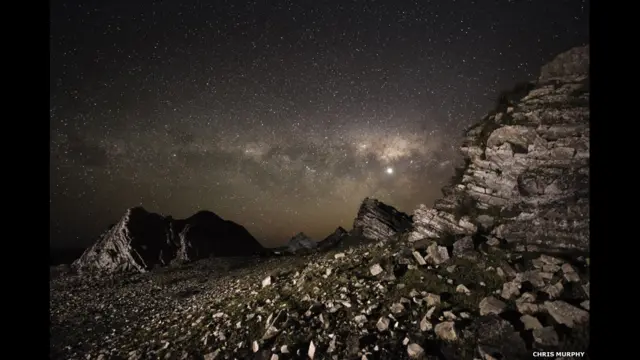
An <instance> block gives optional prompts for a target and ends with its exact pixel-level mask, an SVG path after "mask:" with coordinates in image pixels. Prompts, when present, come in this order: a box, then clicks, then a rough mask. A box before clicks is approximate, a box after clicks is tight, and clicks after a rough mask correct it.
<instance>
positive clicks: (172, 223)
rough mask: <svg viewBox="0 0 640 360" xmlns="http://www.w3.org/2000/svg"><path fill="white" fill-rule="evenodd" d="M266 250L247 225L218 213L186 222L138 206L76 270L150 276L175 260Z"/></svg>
mask: <svg viewBox="0 0 640 360" xmlns="http://www.w3.org/2000/svg"><path fill="white" fill-rule="evenodd" d="M263 251H264V248H263V247H262V245H260V243H259V242H258V241H257V240H256V239H255V238H254V237H253V236H251V234H250V233H249V232H248V231H247V230H246V229H245V228H244V227H242V226H240V225H238V224H236V223H234V222H232V221H228V220H224V219H222V218H221V217H219V216H217V215H216V214H214V213H213V212H210V211H200V212H198V213H196V214H195V215H193V216H191V217H189V218H187V219H184V220H174V219H173V218H171V217H170V216H169V217H164V216H162V215H159V214H154V213H150V212H148V211H146V210H145V209H144V208H142V207H134V208H131V209H128V210H127V211H126V213H125V214H124V216H123V217H122V219H121V220H120V221H119V222H118V223H117V224H115V225H114V226H112V227H111V228H110V229H109V230H108V231H107V232H106V233H105V234H103V235H102V236H101V237H100V239H98V241H97V242H96V243H95V244H94V245H93V246H91V247H90V248H89V249H87V250H86V251H85V252H84V254H82V256H81V257H80V258H79V259H78V260H76V261H75V262H74V263H73V264H72V266H73V268H74V269H76V270H79V271H81V272H82V271H101V272H119V271H139V272H145V271H147V270H149V269H151V268H153V267H154V266H158V265H160V266H162V265H168V264H169V263H171V262H172V261H176V260H177V261H193V260H197V259H202V258H206V257H210V256H248V255H257V254H260V253H262V252H263Z"/></svg>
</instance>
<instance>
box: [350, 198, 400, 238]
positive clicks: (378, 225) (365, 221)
mask: <svg viewBox="0 0 640 360" xmlns="http://www.w3.org/2000/svg"><path fill="white" fill-rule="evenodd" d="M410 227H411V217H410V216H409V215H407V214H405V213H403V212H400V211H398V210H396V209H395V208H394V207H392V206H389V205H386V204H384V203H382V202H380V201H378V200H376V199H373V198H365V199H364V201H363V202H362V205H360V209H359V210H358V215H357V217H356V219H355V220H354V222H353V230H352V231H351V233H352V234H356V235H360V236H362V237H364V238H365V239H368V240H387V239H388V238H390V237H392V236H394V235H396V234H397V233H400V232H402V231H405V230H406V229H408V228H410Z"/></svg>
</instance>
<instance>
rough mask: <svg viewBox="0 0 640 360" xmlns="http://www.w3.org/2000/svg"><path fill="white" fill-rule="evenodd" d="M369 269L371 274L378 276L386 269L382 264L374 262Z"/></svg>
mask: <svg viewBox="0 0 640 360" xmlns="http://www.w3.org/2000/svg"><path fill="white" fill-rule="evenodd" d="M369 271H370V272H371V275H373V276H377V275H379V274H381V273H382V272H383V271H384V269H382V266H380V264H373V265H371V267H370V268H369Z"/></svg>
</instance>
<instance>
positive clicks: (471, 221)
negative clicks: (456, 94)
mask: <svg viewBox="0 0 640 360" xmlns="http://www.w3.org/2000/svg"><path fill="white" fill-rule="evenodd" d="M588 68H589V47H588V46H585V47H580V48H575V49H572V50H570V51H568V52H566V53H564V54H561V55H559V56H558V57H556V58H555V59H554V60H553V61H552V62H550V63H549V64H547V65H545V66H544V67H543V68H542V72H541V75H540V77H539V79H538V81H537V82H532V83H525V84H521V85H519V86H517V87H516V88H515V89H513V91H511V92H508V93H503V94H501V96H500V102H499V104H498V105H497V108H496V110H495V111H494V112H492V113H491V114H489V115H488V116H486V117H485V118H484V119H483V120H482V121H481V122H480V123H478V124H476V125H474V126H472V127H471V128H470V129H469V130H468V131H467V132H466V138H465V140H464V142H463V145H462V147H461V151H462V153H463V155H464V158H465V163H464V166H462V167H461V168H460V169H458V173H457V174H458V178H457V179H455V180H454V181H453V182H452V184H451V185H450V186H447V187H445V188H444V189H443V193H444V198H442V199H440V200H438V201H436V203H435V205H434V208H432V209H430V208H427V207H426V206H424V205H422V206H420V207H419V208H418V209H417V210H416V211H415V212H414V215H413V221H414V229H413V230H412V231H411V233H410V235H409V240H412V241H415V240H419V239H422V238H429V239H439V238H443V237H446V236H448V235H451V234H452V235H470V234H474V233H477V232H478V231H480V232H482V233H484V234H487V235H488V234H489V233H490V234H491V235H493V236H494V237H495V238H497V239H498V240H502V241H504V242H506V243H507V244H510V245H511V246H512V247H513V248H514V249H516V250H520V251H523V250H527V251H551V252H567V251H587V250H588V246H589V201H588V196H589V148H590V146H589V74H588Z"/></svg>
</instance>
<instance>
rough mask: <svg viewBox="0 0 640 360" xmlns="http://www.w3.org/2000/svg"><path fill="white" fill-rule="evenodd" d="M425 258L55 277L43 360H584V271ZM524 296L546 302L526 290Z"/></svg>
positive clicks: (369, 247)
mask: <svg viewBox="0 0 640 360" xmlns="http://www.w3.org/2000/svg"><path fill="white" fill-rule="evenodd" d="M422 245H424V244H422ZM433 246H435V245H432V248H433ZM416 248H417V249H416ZM441 250H443V249H442V247H441ZM416 253H417V254H418V255H416ZM430 254H431V255H433V254H440V255H442V254H441V252H440V253H438V252H437V251H431V250H429V249H428V248H425V246H422V247H420V246H418V244H414V245H409V244H406V243H405V244H399V243H395V242H381V243H378V244H366V245H361V246H356V247H354V248H350V249H346V250H345V249H336V250H333V251H330V252H327V253H323V254H312V255H306V256H284V257H277V258H244V259H239V258H227V259H207V260H202V261H199V262H196V263H191V264H186V265H181V266H172V267H167V268H159V269H156V270H154V271H151V272H148V273H144V274H128V275H123V274H121V275H110V276H94V277H88V276H84V277H80V276H76V275H71V274H64V273H63V274H53V275H52V277H51V281H50V286H51V289H50V321H51V340H50V358H51V359H207V360H210V359H271V360H276V359H278V360H281V359H308V358H310V357H312V358H314V359H406V358H423V359H425V358H426V359H473V358H481V354H482V352H483V351H485V350H483V349H485V348H483V347H482V346H478V342H477V340H478V336H480V335H482V334H494V335H495V336H494V338H492V339H493V340H496V339H498V338H500V339H501V340H500V341H497V342H496V341H494V343H496V345H494V348H498V349H500V346H501V345H500V344H510V345H508V348H513V349H520V350H518V351H519V352H517V351H516V353H514V355H512V356H511V358H518V356H520V355H522V354H528V355H529V356H530V354H531V351H532V350H531V349H532V348H538V349H554V348H557V347H558V346H560V347H562V350H563V351H565V350H567V346H566V345H567V344H573V345H571V346H573V347H574V348H576V349H575V350H576V351H585V349H584V347H585V346H586V345H583V343H581V342H579V341H578V342H575V341H574V339H578V340H580V339H579V338H578V335H576V334H582V332H580V331H581V330H580V329H583V328H584V327H585V326H586V329H587V331H588V311H587V310H584V308H585V307H586V308H587V309H588V271H586V270H585V269H587V268H586V266H587V265H586V264H583V265H577V266H576V268H575V269H577V270H575V272H574V273H575V274H576V275H575V277H577V278H571V277H567V275H566V274H565V273H566V272H568V271H570V270H569V268H568V266H570V265H569V264H568V262H564V260H561V259H555V258H550V257H549V258H546V257H541V258H540V259H536V260H534V261H532V262H531V264H532V265H531V266H530V267H529V268H526V267H523V266H521V265H520V263H519V262H518V261H519V260H517V257H514V256H513V255H511V254H509V253H508V252H506V251H503V250H501V249H499V248H498V247H495V248H491V249H489V251H488V252H482V253H480V252H474V253H473V254H467V255H468V256H462V257H454V258H451V259H446V256H445V258H444V259H443V258H434V257H433V256H431V255H430ZM445 255H446V252H445ZM549 259H552V260H549ZM545 261H546V262H545ZM434 262H441V263H440V264H434ZM564 264H567V265H564ZM574 266H575V265H574ZM580 266H581V267H580ZM543 267H544V268H543ZM573 269H574V268H572V269H571V270H573ZM563 274H565V275H563ZM532 282H533V283H535V287H536V288H539V289H541V290H536V289H533V288H532V289H530V290H527V289H526V287H527V286H531V283H532ZM558 283H560V284H561V285H557V284H558ZM562 284H564V287H563V285H562ZM560 287H562V288H561V289H560ZM536 297H537V299H536ZM494 300H495V301H494ZM523 303H526V304H525V305H526V306H524V305H522V304H523ZM579 303H581V304H582V305H577V304H579ZM565 305H566V306H565ZM549 309H551V310H549ZM519 311H520V312H519ZM528 313H531V314H532V315H534V317H535V318H536V319H537V323H536V321H532V320H531V319H528V318H526V319H525V318H523V316H524V315H525V314H528ZM498 314H499V315H500V316H501V317H497V316H498ZM492 316H493V318H491V317H492ZM478 319H480V320H482V321H484V323H483V322H482V321H480V320H478ZM479 321H480V322H479ZM487 321H488V322H487ZM585 322H586V325H584V324H585ZM487 324H488V325H487ZM491 324H493V325H491ZM527 324H528V325H527ZM531 324H533V325H531ZM567 324H568V325H567ZM525 327H528V328H526V329H525ZM567 329H568V330H567ZM505 334H506V335H505ZM513 334H515V335H514V336H512V337H511V338H510V337H508V336H507V335H509V336H511V335H513ZM545 334H546V335H545ZM567 334H569V335H567ZM571 334H574V335H575V336H574V335H571ZM543 335H545V336H547V337H548V338H549V339H550V340H548V341H547V340H544V339H542V337H543ZM492 336H493V335H492ZM505 336H507V337H506V338H508V339H511V340H504V339H505ZM554 336H555V338H554ZM580 336H581V335H580ZM490 340H491V339H490ZM568 341H574V342H573V343H572V342H568ZM485 342H486V341H485ZM532 342H533V345H532ZM488 343H491V341H489V342H488ZM536 344H537V345H536ZM483 346H484V345H483ZM532 346H533V347H532ZM503 347H504V346H503ZM580 349H581V350H580ZM487 351H488V350H487ZM491 351H493V350H491ZM500 351H501V353H503V354H506V353H508V352H509V351H511V350H509V349H506V350H505V349H504V348H503V349H502V350H500ZM310 355H312V356H310Z"/></svg>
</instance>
